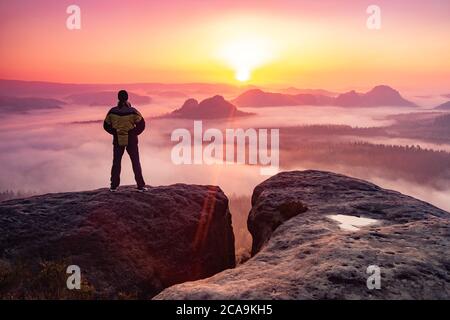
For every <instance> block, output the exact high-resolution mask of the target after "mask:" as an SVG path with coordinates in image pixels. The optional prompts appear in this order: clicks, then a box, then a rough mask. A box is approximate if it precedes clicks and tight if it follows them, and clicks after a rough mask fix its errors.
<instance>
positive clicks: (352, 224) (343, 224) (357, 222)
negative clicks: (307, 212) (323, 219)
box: [327, 214, 380, 231]
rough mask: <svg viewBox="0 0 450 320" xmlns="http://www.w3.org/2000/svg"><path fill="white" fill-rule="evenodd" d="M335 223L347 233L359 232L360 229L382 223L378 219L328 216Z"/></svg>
mask: <svg viewBox="0 0 450 320" xmlns="http://www.w3.org/2000/svg"><path fill="white" fill-rule="evenodd" d="M327 217H328V218H330V219H331V220H333V221H336V222H338V223H339V227H340V228H341V229H342V230H347V231H358V230H359V229H360V227H367V226H372V225H374V224H378V223H379V222H380V221H379V220H376V219H370V218H360V217H355V216H349V215H345V214H333V215H329V216H327Z"/></svg>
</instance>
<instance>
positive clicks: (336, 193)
mask: <svg viewBox="0 0 450 320" xmlns="http://www.w3.org/2000/svg"><path fill="white" fill-rule="evenodd" d="M252 205H253V208H252V210H251V212H250V214H249V218H248V227H249V230H250V231H251V233H252V236H253V238H254V242H253V248H252V250H253V252H252V254H253V257H252V258H251V259H250V260H248V261H247V262H246V263H244V264H242V265H240V266H238V267H237V268H235V269H229V270H225V271H223V272H221V273H219V274H217V275H214V276H212V277H210V278H207V279H203V280H199V281H194V282H186V283H183V284H179V285H175V286H172V287H170V288H168V289H165V290H164V291H163V292H162V293H160V294H159V295H157V296H156V297H155V298H156V299H448V297H449V296H450V255H449V254H448V252H449V249H450V214H449V213H448V212H446V211H443V210H440V209H438V208H436V207H434V206H432V205H430V204H428V203H425V202H422V201H419V200H417V199H414V198H412V197H409V196H406V195H403V194H401V193H398V192H395V191H390V190H385V189H382V188H380V187H378V186H376V185H374V184H372V183H369V182H366V181H362V180H359V179H354V178H350V177H346V176H343V175H339V174H334V173H329V172H321V171H293V172H283V173H280V174H278V175H276V176H274V177H272V178H270V179H268V180H266V181H265V182H263V183H261V184H260V185H258V186H257V187H256V188H255V190H254V193H253V197H252ZM335 215H340V217H345V216H350V217H353V219H354V218H355V217H361V218H369V219H371V220H370V221H371V223H372V224H371V225H367V226H365V227H364V226H358V224H357V223H354V225H353V226H352V229H351V230H348V229H344V228H342V225H340V224H339V223H338V222H336V221H335V220H333V219H332V218H333V216H335ZM374 220H375V222H376V223H373V222H374ZM350 224H351V222H350ZM356 226H358V227H356ZM370 266H376V267H378V268H379V269H378V270H379V271H380V275H381V278H380V289H376V288H375V289H369V288H368V286H367V283H368V281H369V284H374V283H373V281H374V278H369V277H370V276H373V275H374V272H376V271H373V270H375V269H373V268H374V267H370ZM376 267H375V268H376Z"/></svg>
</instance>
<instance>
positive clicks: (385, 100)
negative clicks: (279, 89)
mask: <svg viewBox="0 0 450 320" xmlns="http://www.w3.org/2000/svg"><path fill="white" fill-rule="evenodd" d="M315 91H316V92H320V91H319V90H318V89H317V90H315ZM232 102H233V103H235V104H236V105H237V106H239V107H276V106H299V105H310V106H325V105H331V106H342V107H377V106H408V107H413V106H416V105H415V104H414V103H412V102H410V101H408V100H405V99H404V98H403V97H402V96H401V95H400V93H399V92H398V91H397V90H394V89H392V88H391V87H389V86H385V85H381V86H376V87H375V88H373V89H372V90H370V91H368V92H366V93H358V92H356V91H354V90H353V91H349V92H346V93H343V94H340V95H338V96H337V97H332V96H328V95H324V94H313V93H300V94H286V93H274V92H264V91H262V90H259V89H253V90H248V91H246V92H244V93H243V94H241V95H239V96H238V97H237V98H236V99H234V100H232Z"/></svg>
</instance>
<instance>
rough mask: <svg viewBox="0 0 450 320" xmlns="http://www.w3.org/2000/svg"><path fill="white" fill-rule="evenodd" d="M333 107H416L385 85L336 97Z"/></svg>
mask: <svg viewBox="0 0 450 320" xmlns="http://www.w3.org/2000/svg"><path fill="white" fill-rule="evenodd" d="M335 105H336V106H342V107H378V106H402V107H415V106H416V105H415V104H414V103H413V102H411V101H408V100H406V99H404V98H403V97H402V96H401V95H400V93H399V92H398V91H397V90H395V89H393V88H391V87H389V86H386V85H380V86H376V87H374V88H373V89H372V90H370V91H368V92H366V93H358V92H356V91H350V92H346V93H343V94H341V95H339V96H337V97H336V100H335Z"/></svg>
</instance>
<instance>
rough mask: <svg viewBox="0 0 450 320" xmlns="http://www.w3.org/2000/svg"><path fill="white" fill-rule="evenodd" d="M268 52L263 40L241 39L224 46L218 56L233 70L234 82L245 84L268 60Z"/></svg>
mask: <svg viewBox="0 0 450 320" xmlns="http://www.w3.org/2000/svg"><path fill="white" fill-rule="evenodd" d="M269 52H270V50H269V46H268V44H267V41H265V40H264V39H261V38H258V37H243V38H239V39H233V40H231V41H228V42H227V43H226V44H224V46H223V47H222V49H221V52H220V56H221V58H222V60H224V61H225V62H226V63H227V64H228V66H229V67H231V68H232V69H233V70H234V73H235V78H236V80H238V81H240V82H246V81H249V80H250V79H251V74H252V71H253V70H254V69H256V68H257V67H259V66H261V65H263V64H264V63H266V62H267V61H268V60H269V57H270V54H269Z"/></svg>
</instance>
